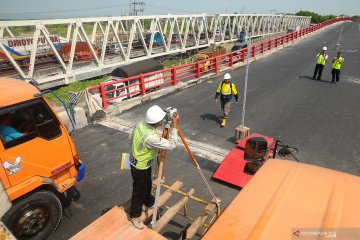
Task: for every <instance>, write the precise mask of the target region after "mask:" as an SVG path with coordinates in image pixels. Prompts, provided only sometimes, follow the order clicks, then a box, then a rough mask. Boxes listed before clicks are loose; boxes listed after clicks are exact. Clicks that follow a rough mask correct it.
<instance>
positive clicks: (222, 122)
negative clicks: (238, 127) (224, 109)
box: [220, 118, 226, 127]
mask: <svg viewBox="0 0 360 240" xmlns="http://www.w3.org/2000/svg"><path fill="white" fill-rule="evenodd" d="M225 125H226V118H224V119H223V120H222V121H221V124H220V127H225Z"/></svg>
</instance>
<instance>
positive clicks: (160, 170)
mask: <svg viewBox="0 0 360 240" xmlns="http://www.w3.org/2000/svg"><path fill="white" fill-rule="evenodd" d="M176 129H177V132H178V135H179V137H180V138H181V141H182V142H183V144H184V146H185V148H186V150H187V152H188V153H189V155H190V158H191V160H192V161H193V162H194V165H195V167H196V169H197V170H198V172H199V174H200V176H201V178H202V180H203V181H204V183H205V185H206V187H207V189H208V190H209V192H210V194H211V197H212V198H213V202H214V203H215V204H216V205H217V208H218V214H219V209H220V199H218V198H217V197H216V196H215V194H214V192H213V190H212V189H211V187H210V184H209V183H208V181H207V180H206V178H205V175H204V173H203V172H202V170H201V168H200V165H199V163H198V161H197V160H196V158H195V156H194V154H193V153H192V151H191V149H190V147H189V145H188V144H187V142H186V140H185V138H184V135H183V134H182V132H181V131H180V129H179V128H178V127H177V128H176ZM169 136H170V127H165V128H164V131H163V137H165V138H166V139H169ZM165 163H166V150H164V149H162V150H159V153H158V166H157V171H156V172H157V175H156V176H157V182H156V195H155V203H154V213H153V217H152V221H151V225H152V227H153V228H154V226H155V224H156V217H157V211H158V208H159V197H160V188H161V183H162V182H163V177H164V169H165Z"/></svg>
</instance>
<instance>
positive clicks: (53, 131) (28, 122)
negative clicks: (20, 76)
mask: <svg viewBox="0 0 360 240" xmlns="http://www.w3.org/2000/svg"><path fill="white" fill-rule="evenodd" d="M0 140H1V142H0V164H1V165H0V166H1V167H0V179H1V183H2V185H3V186H4V189H5V191H2V193H6V195H7V196H5V198H4V197H2V198H1V199H6V198H7V199H8V200H10V203H11V207H10V209H9V210H7V209H6V212H5V211H4V212H5V214H4V215H3V216H2V218H1V220H2V221H3V222H4V223H5V225H6V226H7V227H8V228H9V229H10V231H11V232H12V233H13V234H14V235H15V237H17V238H18V239H45V238H47V237H48V236H49V235H50V234H51V233H52V232H53V231H54V230H55V229H56V227H57V226H58V224H59V223H60V220H61V217H62V205H61V202H60V198H61V197H62V196H63V193H65V192H66V191H67V190H68V189H69V188H71V187H72V186H74V184H75V183H76V182H77V181H81V180H82V178H83V177H84V164H83V163H82V162H81V161H80V159H79V157H78V155H77V153H76V150H75V146H74V143H73V141H72V139H71V137H70V136H69V133H68V131H67V129H66V126H65V125H64V124H63V123H62V121H61V120H60V118H59V117H58V116H57V114H56V112H55V111H54V110H53V109H52V108H51V106H50V105H49V104H48V103H47V101H46V100H45V98H44V97H43V96H42V94H41V93H40V92H39V91H38V90H37V89H36V88H35V87H34V86H32V85H31V84H29V83H26V82H24V81H21V80H16V79H9V78H0ZM3 206H5V204H2V203H1V206H0V208H2V207H3ZM0 212H1V211H0ZM0 217H1V216H0Z"/></svg>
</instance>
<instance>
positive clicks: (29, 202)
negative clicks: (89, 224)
mask: <svg viewBox="0 0 360 240" xmlns="http://www.w3.org/2000/svg"><path fill="white" fill-rule="evenodd" d="M61 217H62V206H61V202H60V200H59V198H58V197H57V196H56V195H55V194H54V193H52V192H48V191H41V192H35V193H33V194H31V195H29V196H28V197H26V198H24V199H21V200H20V201H18V202H15V204H13V206H12V207H11V208H10V210H9V211H8V212H7V213H6V214H5V215H4V216H3V218H2V221H3V222H4V223H5V225H6V226H7V227H8V228H9V230H10V231H11V232H12V233H13V234H14V235H15V237H16V238H17V239H28V240H30V239H31V240H42V239H46V238H47V237H48V236H49V235H50V234H51V233H53V232H54V231H55V229H56V227H57V226H58V225H59V223H60V220H61Z"/></svg>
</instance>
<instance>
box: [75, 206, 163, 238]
mask: <svg viewBox="0 0 360 240" xmlns="http://www.w3.org/2000/svg"><path fill="white" fill-rule="evenodd" d="M122 239H134V240H166V238H164V237H163V236H161V235H159V234H158V233H156V232H155V231H153V230H151V229H150V228H147V227H145V228H144V229H142V230H139V229H136V228H135V227H134V226H133V224H132V223H131V222H130V221H129V219H128V217H127V215H126V213H125V211H124V209H123V208H122V207H114V208H112V209H111V210H110V211H108V212H107V213H105V214H104V215H103V216H101V217H100V218H98V219H97V220H95V221H94V222H93V223H91V224H90V225H89V226H87V227H86V228H84V229H83V230H82V231H80V232H79V233H77V234H76V235H75V236H73V237H72V238H71V240H122Z"/></svg>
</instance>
